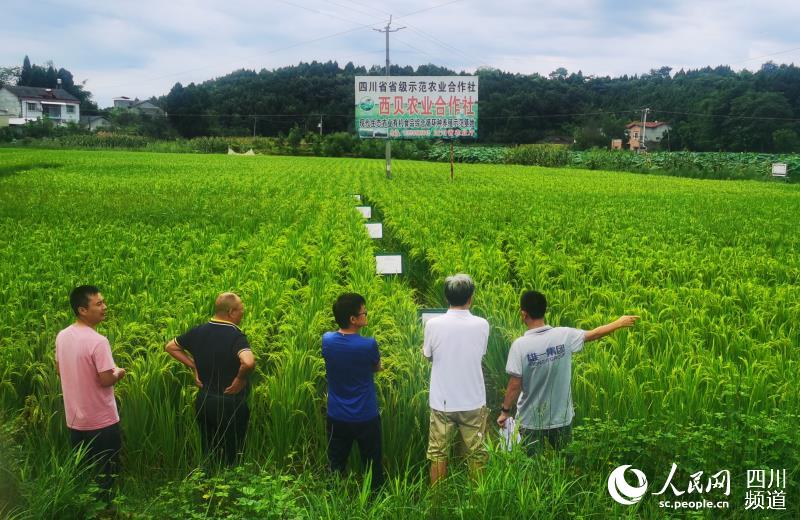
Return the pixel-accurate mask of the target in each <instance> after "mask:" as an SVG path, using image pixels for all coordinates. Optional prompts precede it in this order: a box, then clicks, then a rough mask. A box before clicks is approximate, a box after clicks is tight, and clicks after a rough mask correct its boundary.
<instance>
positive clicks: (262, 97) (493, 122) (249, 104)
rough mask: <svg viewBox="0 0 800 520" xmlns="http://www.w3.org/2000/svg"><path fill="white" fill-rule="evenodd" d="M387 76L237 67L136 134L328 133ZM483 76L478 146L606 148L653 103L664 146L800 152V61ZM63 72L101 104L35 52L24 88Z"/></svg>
mask: <svg viewBox="0 0 800 520" xmlns="http://www.w3.org/2000/svg"><path fill="white" fill-rule="evenodd" d="M26 69H27V70H28V72H27V73H26ZM8 70H9V69H0V73H2V71H8ZM383 72H384V70H383V67H382V66H378V65H375V66H372V67H370V68H367V67H364V66H355V65H353V63H347V64H346V65H345V66H344V67H342V66H340V65H339V64H338V63H337V62H335V61H328V62H324V63H323V62H316V61H313V62H311V63H300V64H298V65H294V66H288V67H281V68H277V69H273V70H267V69H262V70H260V71H258V72H256V71H255V70H244V69H243V70H237V71H234V72H231V73H230V74H227V75H225V76H221V77H218V78H214V79H210V80H208V81H204V82H202V83H199V84H195V83H190V84H189V85H186V86H184V85H182V84H181V83H176V84H175V85H174V86H173V87H172V89H171V90H170V91H169V93H167V94H166V95H162V96H160V97H154V98H152V100H153V102H154V103H155V104H157V105H159V106H161V107H162V108H163V109H164V110H165V111H166V112H167V114H168V123H169V125H149V126H148V125H147V124H142V122H141V121H138V119H137V121H138V124H137V125H136V131H137V132H142V133H145V134H147V133H149V132H150V131H151V130H152V128H153V127H156V128H157V129H158V135H154V137H164V136H168V135H169V134H171V133H176V134H178V135H180V136H183V137H197V136H247V135H250V136H253V135H255V136H279V135H282V136H286V135H288V134H289V133H290V132H291V131H292V130H293V129H297V130H295V133H297V131H298V130H299V132H300V133H302V134H305V133H307V132H316V131H317V129H318V124H319V123H320V121H321V122H322V128H323V131H324V133H326V134H328V133H331V132H351V133H352V132H353V130H354V109H353V89H354V77H355V76H357V75H376V76H377V75H383ZM391 74H392V75H393V76H397V75H408V76H413V75H419V76H422V75H427V76H436V75H455V74H462V75H463V74H466V73H464V72H460V73H456V72H455V71H452V70H450V69H447V68H444V67H439V66H436V65H430V64H428V65H420V66H418V67H416V68H414V67H411V66H397V65H395V66H392V68H391ZM475 74H476V75H477V76H479V78H480V80H479V85H480V92H479V96H480V116H479V132H478V134H479V138H478V142H481V143H503V144H519V143H536V142H542V141H545V142H547V141H562V142H563V141H565V140H566V141H573V142H574V144H575V147H577V148H581V149H584V148H591V147H594V146H598V147H608V146H609V144H610V140H611V139H623V140H625V139H626V138H627V136H626V135H625V125H626V124H627V123H630V122H634V121H639V120H640V119H641V116H642V109H643V108H644V107H648V108H650V112H649V115H648V121H654V120H658V121H665V122H668V123H669V124H670V125H671V127H672V130H671V131H670V132H669V134H668V136H667V138H665V139H664V140H663V141H662V143H661V145H660V147H661V148H662V149H670V150H692V151H753V152H781V153H790V152H800V67H796V66H795V65H793V64H792V65H785V64H781V65H778V64H774V63H772V62H768V63H765V64H764V65H762V66H761V68H760V69H759V70H758V71H756V72H751V71H748V70H742V71H739V72H736V71H734V70H732V69H731V68H730V67H728V66H719V67H714V68H712V67H705V68H701V69H696V70H683V69H681V70H679V71H677V72H673V71H672V69H671V68H670V67H661V68H659V69H652V70H650V71H649V72H648V73H645V74H640V75H633V76H627V75H625V76H620V77H613V78H612V77H610V76H585V75H583V74H582V73H581V72H580V71H578V72H573V73H570V72H569V71H567V70H566V69H563V68H559V69H557V70H555V71H553V72H552V73H550V74H549V75H547V76H543V75H540V74H517V73H510V72H504V71H501V70H499V69H494V68H481V69H479V70H478V71H477V72H476V73H475ZM58 78H61V79H62V84H63V88H65V89H67V90H68V91H70V92H72V93H73V94H74V95H76V96H77V97H78V98H79V99H81V101H82V110H83V113H92V112H90V111H91V110H93V109H96V107H93V106H92V104H91V101H90V98H91V94H90V93H89V92H87V91H86V90H85V89H84V88H83V86H82V85H76V84H75V83H74V81H73V79H72V74H71V73H70V72H69V71H67V70H65V69H63V68H62V69H58V70H55V68H54V67H52V64H51V65H50V66H49V67H41V66H37V65H33V66H31V65H30V62H29V60H28V59H27V57H26V59H25V63H24V64H23V67H22V69H21V71H20V74H19V79H18V84H20V85H25V84H27V85H30V86H48V87H52V86H53V85H54V82H55V80H56V79H58ZM2 80H3V78H2V76H1V74H0V81H2ZM84 104H85V105H86V106H85V108H84V106H83V105H84ZM93 113H97V112H93ZM118 116H119V114H117V117H118ZM123 119H124V118H123ZM129 119H130V118H129ZM123 122H124V121H123ZM165 126H168V127H169V128H165ZM148 128H149V129H150V130H148ZM168 130H169V131H168Z"/></svg>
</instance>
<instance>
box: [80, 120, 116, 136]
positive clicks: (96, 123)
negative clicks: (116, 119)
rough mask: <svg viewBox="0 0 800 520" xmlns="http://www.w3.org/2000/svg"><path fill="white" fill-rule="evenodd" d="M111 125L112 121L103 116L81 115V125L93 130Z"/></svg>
mask: <svg viewBox="0 0 800 520" xmlns="http://www.w3.org/2000/svg"><path fill="white" fill-rule="evenodd" d="M110 126H111V122H110V121H109V120H108V119H106V118H105V117H103V116H81V127H82V128H86V129H87V130H90V131H92V132H94V131H96V130H100V129H102V128H107V127H110Z"/></svg>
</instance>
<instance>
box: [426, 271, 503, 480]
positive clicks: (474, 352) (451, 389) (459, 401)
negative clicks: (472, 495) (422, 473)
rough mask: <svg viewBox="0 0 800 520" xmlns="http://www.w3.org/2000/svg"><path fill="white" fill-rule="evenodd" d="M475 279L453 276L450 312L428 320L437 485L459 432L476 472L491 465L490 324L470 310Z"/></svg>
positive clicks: (447, 287)
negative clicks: (486, 373) (486, 374)
mask: <svg viewBox="0 0 800 520" xmlns="http://www.w3.org/2000/svg"><path fill="white" fill-rule="evenodd" d="M474 293H475V283H474V282H473V281H472V278H470V277H469V276H468V275H466V274H456V275H453V276H448V277H447V278H446V279H445V281H444V296H445V298H446V299H447V302H448V304H449V305H450V307H449V309H448V310H447V312H446V313H445V314H443V315H441V316H437V317H435V318H431V319H430V320H428V321H427V322H426V323H425V339H424V345H423V347H422V353H423V355H424V356H425V357H426V358H427V359H428V360H429V361H430V362H431V386H430V396H429V401H430V407H431V416H430V427H429V430H428V460H429V461H430V462H431V484H432V485H433V484H435V483H436V482H437V481H438V480H439V479H441V478H443V477H445V476H446V475H447V460H448V458H449V454H450V449H451V448H452V445H453V440H454V438H455V435H456V432H458V433H459V434H460V435H461V440H462V441H463V444H464V447H465V448H466V456H467V461H468V464H469V469H470V472H471V473H472V474H473V475H474V473H475V472H476V471H477V470H479V469H480V468H481V467H483V465H484V464H485V463H486V460H487V458H488V452H487V450H486V445H485V443H484V435H485V433H486V419H487V415H488V411H487V409H486V386H485V384H484V381H483V366H482V361H483V356H484V355H486V347H487V345H488V342H489V322H488V321H486V320H485V319H483V318H481V317H479V316H475V315H473V314H472V313H471V312H470V310H469V309H470V307H471V306H472V296H473V294H474Z"/></svg>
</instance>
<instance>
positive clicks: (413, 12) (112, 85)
mask: <svg viewBox="0 0 800 520" xmlns="http://www.w3.org/2000/svg"><path fill="white" fill-rule="evenodd" d="M279 1H281V2H283V3H285V4H288V5H291V6H293V7H298V8H301V9H307V10H311V11H312V12H315V11H314V10H313V9H308V8H306V7H305V6H302V5H297V4H293V3H291V2H288V1H286V0H279ZM461 1H463V0H450V1H449V2H444V3H441V4H437V5H433V6H430V7H426V8H425V9H419V10H417V11H412V12H410V13H406V14H404V15H402V16H401V17H400V18H403V17H408V16H412V15H415V14H420V13H424V12H427V11H431V10H433V9H438V8H441V7H444V6H447V5H451V4H454V3H457V2H461ZM377 23H380V21H376V22H372V23H367V24H361V25H359V26H358V27H354V28H351V29H347V30H344V31H338V32H335V33H331V34H327V35H324V36H319V37H317V38H310V39H308V40H302V41H299V42H295V43H292V44H289V45H284V46H282V47H277V48H275V49H271V50H268V51H266V52H263V53H260V54H257V55H253V56H251V57H249V58H244V60H243V61H245V62H247V61H250V60H254V59H257V58H262V57H264V56H268V55H270V54H276V53H278V52H282V51H286V50H289V49H293V48H295V47H301V46H303V45H308V44H310V43H316V42H319V41H324V40H327V39H330V38H335V37H337V36H342V35H345V34H349V33H352V32H356V31H359V30H361V29H366V28H371V27H372V26H373V25H375V24H377ZM214 66H216V65H204V66H202V67H194V68H191V69H186V70H183V71H179V72H174V73H170V74H164V75H162V76H154V77H151V78H147V79H144V80H139V83H148V82H151V81H157V80H159V79H165V78H171V77H176V76H180V75H183V74H188V73H190V72H197V71H200V70H207V69H210V68H212V67H214ZM129 85H130V82H125V83H118V84H100V85H94V86H93V87H92V88H94V89H96V88H115V87H124V86H129Z"/></svg>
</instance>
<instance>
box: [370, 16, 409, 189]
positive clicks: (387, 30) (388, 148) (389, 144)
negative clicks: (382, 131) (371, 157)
mask: <svg viewBox="0 0 800 520" xmlns="http://www.w3.org/2000/svg"><path fill="white" fill-rule="evenodd" d="M391 26H392V15H389V22H388V23H387V24H386V27H384V28H383V29H373V31H378V32H382V33H386V77H387V78H388V77H389V75H390V74H389V33H393V32H397V31H399V30H400V29H405V27H398V28H397V29H392V28H391ZM386 178H387V179H391V178H392V142H391V141H390V140H389V129H388V128H387V129H386Z"/></svg>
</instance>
